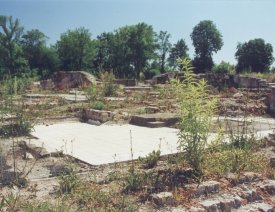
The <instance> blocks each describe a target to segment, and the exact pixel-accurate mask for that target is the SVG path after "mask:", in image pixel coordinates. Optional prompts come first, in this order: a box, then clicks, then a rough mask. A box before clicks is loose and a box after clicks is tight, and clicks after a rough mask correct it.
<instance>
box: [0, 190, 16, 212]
mask: <svg viewBox="0 0 275 212" xmlns="http://www.w3.org/2000/svg"><path fill="white" fill-rule="evenodd" d="M18 202H19V195H16V194H13V193H9V194H8V195H7V196H2V197H1V202H0V210H1V211H17V207H18Z"/></svg>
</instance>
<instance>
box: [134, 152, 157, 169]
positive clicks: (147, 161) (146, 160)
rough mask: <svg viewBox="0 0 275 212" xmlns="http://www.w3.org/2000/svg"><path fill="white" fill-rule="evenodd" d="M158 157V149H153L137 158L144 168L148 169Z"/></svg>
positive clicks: (154, 163)
mask: <svg viewBox="0 0 275 212" xmlns="http://www.w3.org/2000/svg"><path fill="white" fill-rule="evenodd" d="M159 158H160V150H157V151H155V150H153V151H152V152H150V153H149V154H148V155H147V156H145V157H139V158H138V160H139V161H140V162H141V163H142V164H143V167H144V168H147V169H150V168H153V167H155V166H156V165H157V162H158V160H159Z"/></svg>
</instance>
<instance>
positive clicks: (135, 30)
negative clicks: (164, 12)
mask: <svg viewBox="0 0 275 212" xmlns="http://www.w3.org/2000/svg"><path fill="white" fill-rule="evenodd" d="M129 30H130V34H129V40H128V42H127V43H128V46H129V48H130V51H131V52H130V60H131V62H132V65H133V66H134V72H135V74H136V78H137V79H139V76H140V73H141V72H143V71H144V68H145V67H146V63H147V62H148V61H149V60H150V59H153V58H154V57H155V54H154V51H155V49H156V47H157V46H156V43H155V32H154V31H153V27H152V26H150V25H147V24H145V23H139V24H137V25H133V26H131V27H130V29H129Z"/></svg>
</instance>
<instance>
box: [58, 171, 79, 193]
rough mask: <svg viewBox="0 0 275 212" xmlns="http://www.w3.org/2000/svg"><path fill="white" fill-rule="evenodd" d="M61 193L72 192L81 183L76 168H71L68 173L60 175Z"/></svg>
mask: <svg viewBox="0 0 275 212" xmlns="http://www.w3.org/2000/svg"><path fill="white" fill-rule="evenodd" d="M58 184H59V192H60V194H65V193H72V192H74V191H75V190H76V189H77V188H78V186H79V185H80V181H79V179H78V177H77V175H76V172H75V171H74V170H71V171H70V172H69V174H68V175H60V176H59V177H58Z"/></svg>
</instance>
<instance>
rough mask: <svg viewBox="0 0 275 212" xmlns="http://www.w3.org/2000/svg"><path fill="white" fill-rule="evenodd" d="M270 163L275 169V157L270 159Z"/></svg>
mask: <svg viewBox="0 0 275 212" xmlns="http://www.w3.org/2000/svg"><path fill="white" fill-rule="evenodd" d="M269 163H270V166H271V167H272V168H274V167H275V155H272V156H271V157H270V159H269Z"/></svg>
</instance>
